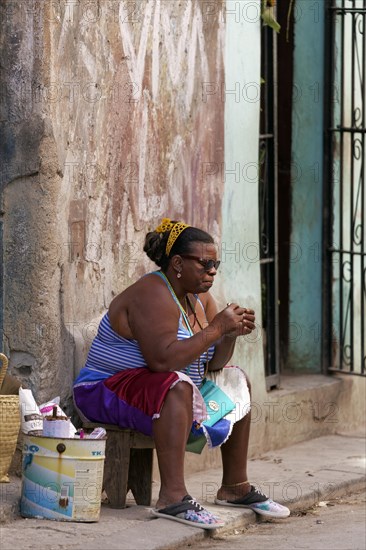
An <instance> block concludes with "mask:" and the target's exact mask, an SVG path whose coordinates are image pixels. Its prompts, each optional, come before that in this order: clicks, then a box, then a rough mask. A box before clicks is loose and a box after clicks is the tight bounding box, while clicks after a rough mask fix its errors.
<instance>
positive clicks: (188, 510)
mask: <svg viewBox="0 0 366 550" xmlns="http://www.w3.org/2000/svg"><path fill="white" fill-rule="evenodd" d="M151 513H152V515H153V516H155V517H159V518H164V519H170V520H172V521H178V522H180V523H185V524H186V525H191V526H192V527H199V528H200V529H218V528H219V527H223V526H224V525H225V523H224V522H223V521H221V520H220V519H219V518H218V517H217V516H215V515H214V514H212V513H211V512H209V511H208V510H206V509H205V508H204V507H203V506H201V504H199V503H198V502H197V501H196V500H195V499H194V498H192V497H191V496H190V495H185V496H184V497H183V498H182V499H181V500H179V501H178V502H175V503H174V504H170V505H169V506H165V507H164V508H158V507H156V508H155V509H153V510H151Z"/></svg>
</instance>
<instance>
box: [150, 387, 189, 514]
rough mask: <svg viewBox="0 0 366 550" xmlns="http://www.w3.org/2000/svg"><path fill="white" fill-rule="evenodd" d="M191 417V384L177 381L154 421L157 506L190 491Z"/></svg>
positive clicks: (166, 503) (174, 499)
mask: <svg viewBox="0 0 366 550" xmlns="http://www.w3.org/2000/svg"><path fill="white" fill-rule="evenodd" d="M192 421H193V420H192V387H191V386H190V385H189V384H187V383H186V382H178V383H177V384H176V385H175V386H174V388H172V389H171V390H169V392H168V394H167V397H166V399H165V401H164V406H163V408H162V410H161V414H160V418H158V419H157V420H154V421H153V435H154V440H155V448H156V453H157V457H158V464H159V471H160V480H161V486H160V493H159V499H158V501H157V503H156V507H157V508H163V507H165V506H167V505H168V504H173V503H175V502H179V501H181V500H182V498H183V497H184V496H185V495H186V494H187V492H188V491H187V489H186V486H185V482H184V455H185V447H186V443H187V439H188V435H189V432H190V430H191V427H192Z"/></svg>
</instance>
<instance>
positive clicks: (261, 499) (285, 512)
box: [215, 485, 290, 518]
mask: <svg viewBox="0 0 366 550" xmlns="http://www.w3.org/2000/svg"><path fill="white" fill-rule="evenodd" d="M250 489H251V490H250V491H249V493H247V494H246V495H244V496H243V497H241V498H237V499H235V500H219V499H218V498H216V499H215V504H218V505H219V506H236V507H238V508H250V509H251V510H253V512H256V514H259V515H261V516H264V517H267V518H287V517H288V516H289V515H290V510H289V509H288V508H286V506H282V504H278V502H274V501H273V500H272V499H270V498H268V497H267V496H266V495H264V494H263V493H261V492H260V491H258V489H256V488H255V487H254V486H253V485H251V486H250Z"/></svg>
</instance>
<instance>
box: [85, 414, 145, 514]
mask: <svg viewBox="0 0 366 550" xmlns="http://www.w3.org/2000/svg"><path fill="white" fill-rule="evenodd" d="M99 426H100V427H102V428H104V429H105V430H106V431H107V441H106V453H105V454H106V459H105V465H104V478H103V488H104V490H105V491H106V493H107V496H108V500H109V504H110V506H111V508H126V495H127V493H128V491H129V490H131V491H132V494H133V496H134V498H135V501H136V504H142V505H145V506H150V505H151V488H152V466H153V449H154V448H155V445H154V440H153V439H152V438H151V437H148V436H146V435H144V434H142V433H140V432H135V431H133V430H128V429H121V428H119V427H118V426H112V425H109V424H100V423H98V424H96V423H92V422H84V424H83V428H84V429H86V430H93V429H94V428H97V427H99Z"/></svg>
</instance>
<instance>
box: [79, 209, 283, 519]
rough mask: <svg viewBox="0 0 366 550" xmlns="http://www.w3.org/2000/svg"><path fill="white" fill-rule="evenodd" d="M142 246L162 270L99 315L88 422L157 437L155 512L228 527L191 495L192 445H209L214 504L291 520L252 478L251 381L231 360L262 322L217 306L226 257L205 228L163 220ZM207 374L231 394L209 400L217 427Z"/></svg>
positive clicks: (83, 411) (87, 381) (87, 386)
mask: <svg viewBox="0 0 366 550" xmlns="http://www.w3.org/2000/svg"><path fill="white" fill-rule="evenodd" d="M144 251H145V252H146V254H147V255H148V257H149V258H150V259H151V260H153V261H154V262H155V264H156V265H157V266H158V267H159V268H160V270H158V271H154V272H152V273H149V274H147V275H145V276H143V277H142V278H141V279H139V280H138V281H137V282H136V283H134V284H132V285H131V286H130V287H128V288H126V290H124V291H123V292H122V293H121V294H119V295H118V296H117V297H116V298H114V299H113V301H112V302H111V304H110V307H109V310H108V312H107V313H106V314H105V315H104V317H103V318H102V320H101V323H100V326H99V329H98V333H97V336H96V337H95V339H94V341H93V343H92V346H91V349H90V352H89V355H88V358H87V362H86V365H85V367H84V368H83V369H82V370H81V372H80V375H79V377H78V378H77V380H76V381H75V384H74V399H75V404H76V407H77V409H78V412H79V414H80V416H81V418H82V419H84V420H88V421H92V422H103V423H106V424H115V425H118V426H120V427H121V428H130V429H133V430H137V431H140V432H142V433H144V434H146V435H152V436H153V438H154V441H155V447H156V452H157V457H158V463H159V471H160V477H161V488H160V493H159V498H158V502H157V503H156V509H155V510H153V514H154V515H156V516H158V517H164V518H166V519H172V520H175V521H180V522H183V523H187V524H189V525H194V526H197V527H201V528H204V529H215V528H217V527H220V526H222V525H223V523H222V522H221V521H220V520H219V519H218V518H217V517H216V516H214V515H213V514H211V513H210V512H209V511H208V510H206V509H205V508H203V507H202V506H201V505H200V504H199V503H198V502H197V501H196V500H195V499H194V498H192V497H191V496H190V495H188V494H187V492H188V491H187V489H186V486H185V482H184V455H185V450H186V446H187V441H188V446H187V449H188V450H189V449H190V447H191V448H193V449H196V451H197V449H198V452H200V451H201V450H202V447H203V445H204V444H205V443H206V441H208V444H209V446H210V447H216V446H220V448H221V454H222V464H223V477H222V485H221V487H220V488H219V490H218V493H217V498H216V500H215V502H216V504H219V505H225V506H240V507H246V508H251V509H252V510H254V511H255V512H256V513H258V514H261V515H263V516H267V517H272V518H273V517H276V518H279V517H287V516H288V515H289V513H290V512H289V510H288V508H286V507H284V506H281V505H280V504H277V503H275V502H273V501H272V500H271V499H269V498H268V497H267V496H265V495H263V494H262V493H261V492H259V491H258V490H257V489H255V487H253V486H252V485H251V484H250V482H249V481H248V476H247V455H248V441H249V429H250V396H249V388H248V385H249V383H248V380H247V378H246V376H245V374H244V372H243V371H242V370H241V369H240V368H239V367H228V366H227V363H228V361H229V360H230V358H231V356H232V354H233V351H234V346H235V342H236V338H237V337H240V336H243V335H246V334H250V333H251V332H252V331H253V329H254V328H255V325H254V321H255V316H254V311H253V310H251V309H246V308H243V307H241V306H239V305H238V304H235V303H232V304H227V306H226V307H225V309H223V310H222V311H218V309H217V306H216V304H215V301H214V299H213V297H212V295H211V294H210V288H211V287H212V285H213V282H214V278H215V276H216V273H217V269H218V267H219V264H220V262H219V260H217V250H216V246H215V244H214V240H213V238H212V237H211V236H210V235H209V234H208V233H206V232H204V231H202V230H200V229H197V228H194V227H191V226H188V225H186V224H185V223H183V222H175V221H171V220H169V219H167V218H165V219H163V220H162V223H161V224H160V225H159V226H158V227H157V228H156V229H155V230H154V231H152V232H150V233H148V234H147V235H146V240H145V246H144ZM208 379H209V380H211V381H213V382H215V383H216V384H217V386H219V387H221V388H223V389H224V392H225V394H226V396H225V397H226V398H227V399H225V402H221V403H219V405H217V403H215V401H211V402H210V403H211V405H212V407H213V412H214V414H215V413H217V411H218V410H219V411H221V414H220V412H219V415H218V416H219V417H220V418H219V419H218V420H217V422H215V423H214V424H213V425H212V422H209V418H208V410H207V408H206V405H205V402H204V400H203V397H202V395H201V393H200V388H201V389H203V387H204V385H205V383H206V384H207V382H205V381H207V380H208ZM207 385H208V384H207ZM219 399H220V398H219ZM228 402H229V403H231V404H232V406H231V407H230V406H228V404H227V403H228ZM225 407H226V408H227V409H226V410H225ZM223 409H224V410H223ZM211 412H212V411H211ZM222 415H224V416H223V418H221V416H222Z"/></svg>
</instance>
